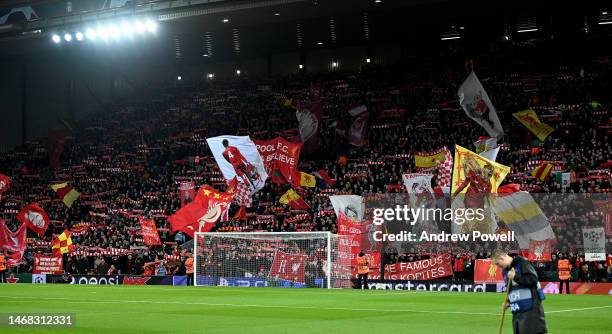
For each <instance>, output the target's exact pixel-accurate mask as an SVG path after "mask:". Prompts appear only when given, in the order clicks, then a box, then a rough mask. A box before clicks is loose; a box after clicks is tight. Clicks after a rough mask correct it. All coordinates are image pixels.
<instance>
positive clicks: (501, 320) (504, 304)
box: [497, 280, 510, 334]
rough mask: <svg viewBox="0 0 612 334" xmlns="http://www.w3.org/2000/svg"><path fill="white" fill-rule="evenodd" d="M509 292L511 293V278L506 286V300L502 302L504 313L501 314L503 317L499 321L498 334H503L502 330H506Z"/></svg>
mask: <svg viewBox="0 0 612 334" xmlns="http://www.w3.org/2000/svg"><path fill="white" fill-rule="evenodd" d="M508 294H510V280H508V285H507V286H506V293H505V294H504V302H503V304H502V314H501V319H500V321H499V331H498V332H497V333H498V334H502V331H503V330H504V318H505V316H506V308H507V307H506V301H507V300H508Z"/></svg>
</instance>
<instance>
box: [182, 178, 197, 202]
mask: <svg viewBox="0 0 612 334" xmlns="http://www.w3.org/2000/svg"><path fill="white" fill-rule="evenodd" d="M179 192H180V194H181V207H183V206H185V204H189V203H191V202H192V201H193V200H194V199H195V195H196V193H195V182H193V181H191V182H181V184H180V186H179Z"/></svg>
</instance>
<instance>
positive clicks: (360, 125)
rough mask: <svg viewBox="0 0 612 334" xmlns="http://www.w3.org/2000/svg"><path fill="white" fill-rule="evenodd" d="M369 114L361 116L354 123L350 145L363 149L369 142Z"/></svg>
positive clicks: (350, 131)
mask: <svg viewBox="0 0 612 334" xmlns="http://www.w3.org/2000/svg"><path fill="white" fill-rule="evenodd" d="M367 130H368V113H364V114H361V115H360V116H359V117H357V118H356V119H355V121H353V124H352V125H351V129H350V130H349V144H351V145H354V146H357V147H361V146H364V145H365V144H366V142H367V140H368V138H367Z"/></svg>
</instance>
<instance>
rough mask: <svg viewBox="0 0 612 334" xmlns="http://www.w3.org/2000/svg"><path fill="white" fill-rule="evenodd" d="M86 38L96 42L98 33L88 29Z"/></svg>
mask: <svg viewBox="0 0 612 334" xmlns="http://www.w3.org/2000/svg"><path fill="white" fill-rule="evenodd" d="M85 37H87V39H88V40H91V41H93V40H95V39H96V37H97V35H96V31H95V30H93V29H91V28H87V30H85Z"/></svg>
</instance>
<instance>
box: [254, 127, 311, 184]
mask: <svg viewBox="0 0 612 334" xmlns="http://www.w3.org/2000/svg"><path fill="white" fill-rule="evenodd" d="M253 142H254V143H255V146H256V147H257V151H258V152H259V155H261V158H262V159H263V163H264V167H265V169H266V172H267V173H268V175H269V176H270V180H271V181H272V182H274V183H276V184H282V183H287V182H292V177H293V175H294V173H295V170H296V169H297V163H298V161H299V159H300V151H301V149H302V143H292V142H290V141H288V140H285V139H283V138H282V137H276V138H274V139H271V140H253ZM275 172H278V173H279V174H280V175H277V174H275Z"/></svg>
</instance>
